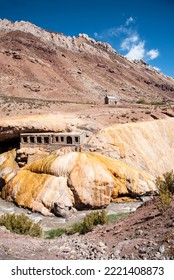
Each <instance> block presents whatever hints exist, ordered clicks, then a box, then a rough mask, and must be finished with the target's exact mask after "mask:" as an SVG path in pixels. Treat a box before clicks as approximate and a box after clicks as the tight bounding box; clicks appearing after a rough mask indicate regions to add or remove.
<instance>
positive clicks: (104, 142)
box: [89, 118, 174, 176]
mask: <svg viewBox="0 0 174 280" xmlns="http://www.w3.org/2000/svg"><path fill="white" fill-rule="evenodd" d="M89 144H91V145H93V146H95V145H96V149H97V150H99V151H100V152H101V153H103V154H105V155H107V156H110V157H113V158H116V159H121V160H122V161H124V162H126V163H128V164H129V165H130V166H132V167H133V168H140V169H142V170H145V171H146V172H148V173H150V174H152V175H153V176H158V175H162V174H163V173H165V172H167V171H171V170H172V169H173V166H174V118H170V119H167V120H164V119H163V120H155V121H149V122H141V123H128V124H123V125H113V126H110V127H107V128H105V129H102V130H101V131H100V132H99V133H97V134H96V135H94V136H93V137H91V139H90V141H89Z"/></svg>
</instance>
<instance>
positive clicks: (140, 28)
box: [0, 0, 174, 77]
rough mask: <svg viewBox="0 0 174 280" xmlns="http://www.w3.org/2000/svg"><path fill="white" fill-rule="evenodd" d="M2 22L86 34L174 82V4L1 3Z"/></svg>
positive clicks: (102, 0) (106, 0)
mask: <svg viewBox="0 0 174 280" xmlns="http://www.w3.org/2000/svg"><path fill="white" fill-rule="evenodd" d="M0 18H1V19H3V18H7V19H10V20H12V21H20V20H25V21H30V22H32V23H34V24H36V25H38V26H40V27H43V28H45V29H47V30H52V31H57V32H62V33H64V34H65V35H70V36H73V35H74V36H78V34H79V33H86V34H88V35H89V36H90V37H92V38H94V39H96V40H100V41H104V42H108V43H110V44H111V45H112V47H113V48H114V49H116V51H118V52H119V53H121V54H122V55H125V56H127V57H128V58H129V59H143V60H145V61H146V62H147V63H148V64H150V65H151V66H153V67H156V68H157V69H160V70H161V72H163V73H165V74H166V75H169V76H172V77H174V0H151V1H150V0H144V1H143V0H120V1H117V0H57V1H56V0H49V1H47V0H25V1H24V0H6V1H4V0H0Z"/></svg>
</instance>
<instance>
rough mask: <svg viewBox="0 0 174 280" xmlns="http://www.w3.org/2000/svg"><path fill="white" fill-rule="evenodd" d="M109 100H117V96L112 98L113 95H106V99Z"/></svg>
mask: <svg viewBox="0 0 174 280" xmlns="http://www.w3.org/2000/svg"><path fill="white" fill-rule="evenodd" d="M106 97H107V98H109V99H117V98H116V97H115V96H111V95H106V96H105V98H106Z"/></svg>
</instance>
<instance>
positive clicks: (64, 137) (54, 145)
mask: <svg viewBox="0 0 174 280" xmlns="http://www.w3.org/2000/svg"><path fill="white" fill-rule="evenodd" d="M85 137H86V135H85V133H82V132H65V133H54V132H38V133H21V134H20V148H42V149H45V150H48V151H53V150H56V149H59V148H60V147H63V146H74V147H77V148H78V147H79V146H80V145H81V144H83V142H84V139H85Z"/></svg>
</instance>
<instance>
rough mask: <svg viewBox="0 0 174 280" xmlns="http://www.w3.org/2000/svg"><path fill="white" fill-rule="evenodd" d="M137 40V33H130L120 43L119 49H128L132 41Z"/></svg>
mask: <svg viewBox="0 0 174 280" xmlns="http://www.w3.org/2000/svg"><path fill="white" fill-rule="evenodd" d="M138 40H139V36H138V34H132V35H131V36H130V37H127V38H125V39H124V40H123V41H122V43H121V49H122V50H123V51H124V50H128V51H129V50H130V49H131V46H132V44H133V43H135V42H137V41H138Z"/></svg>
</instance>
